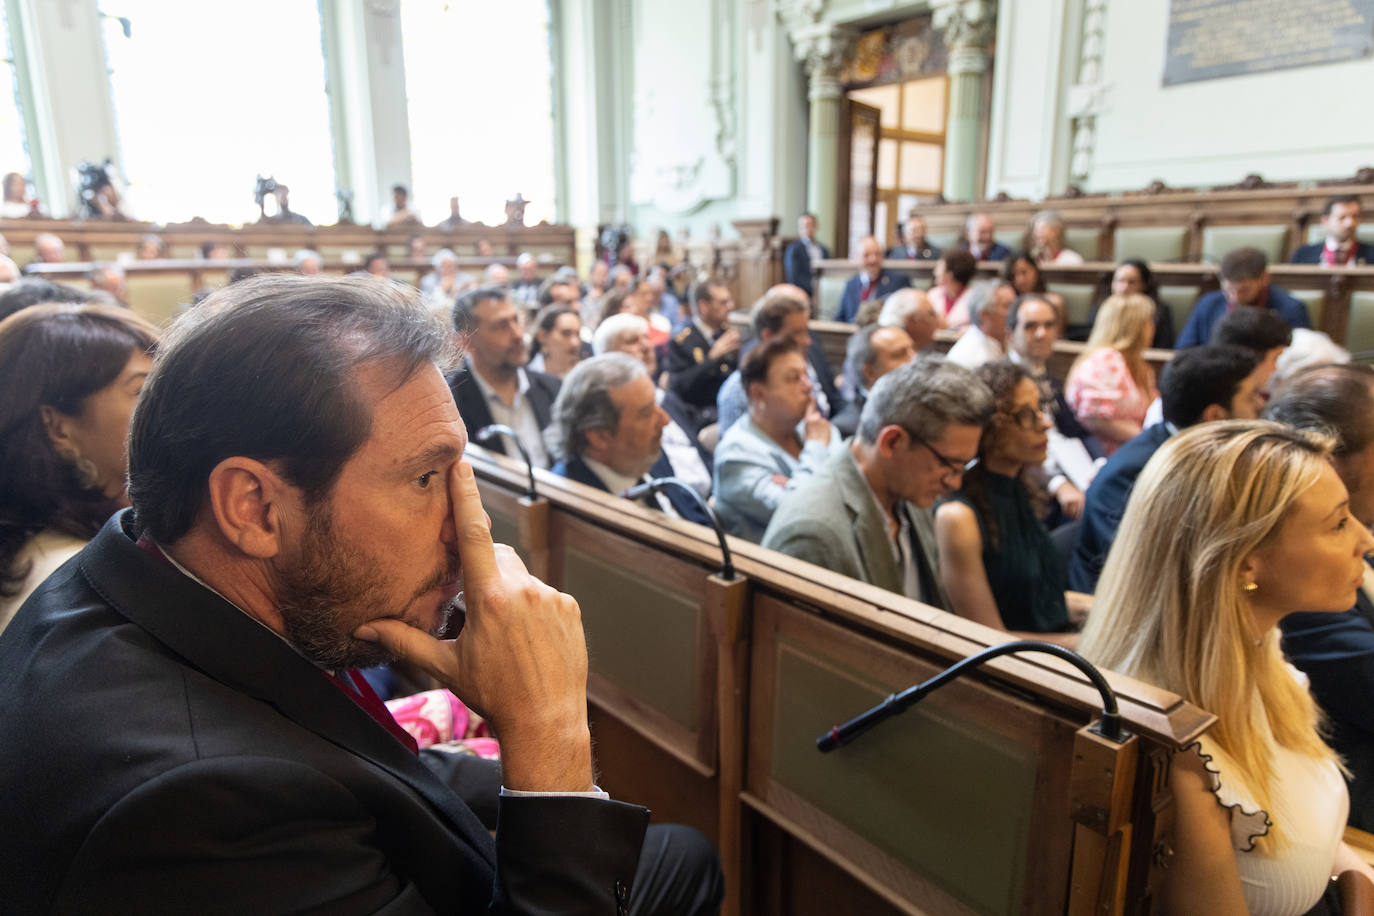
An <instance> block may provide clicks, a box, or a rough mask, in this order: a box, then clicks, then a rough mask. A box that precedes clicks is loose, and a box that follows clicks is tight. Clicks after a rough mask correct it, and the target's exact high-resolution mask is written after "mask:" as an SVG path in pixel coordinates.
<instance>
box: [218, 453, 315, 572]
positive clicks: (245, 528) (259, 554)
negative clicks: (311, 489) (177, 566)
mask: <svg viewBox="0 0 1374 916" xmlns="http://www.w3.org/2000/svg"><path fill="white" fill-rule="evenodd" d="M209 491H210V494H209V495H210V512H211V514H212V515H213V516H214V519H215V524H216V525H217V526H218V527H219V530H220V534H222V535H223V536H224V538H225V540H227V541H229V542H230V543H232V544H234V545H235V546H236V547H238V548H239V550H241V551H243V552H244V553H245V554H247V555H248V556H250V557H253V558H255V559H260V560H265V559H267V558H269V557H274V556H276V555H277V554H278V553H280V552H281V549H282V544H283V537H282V534H283V533H282V523H283V520H284V511H285V510H286V509H288V508H289V503H290V502H291V501H292V499H293V497H295V496H296V493H295V489H294V488H293V487H291V486H290V485H289V484H287V483H286V481H285V480H283V479H282V477H281V475H280V474H278V473H277V472H276V471H275V470H273V469H272V468H271V467H269V466H268V465H266V464H263V463H262V462H261V461H255V460H253V459H252V458H244V457H241V456H235V457H233V458H226V459H224V460H223V461H221V462H220V463H219V464H217V465H215V468H214V470H212V471H211V472H210V481H209Z"/></svg>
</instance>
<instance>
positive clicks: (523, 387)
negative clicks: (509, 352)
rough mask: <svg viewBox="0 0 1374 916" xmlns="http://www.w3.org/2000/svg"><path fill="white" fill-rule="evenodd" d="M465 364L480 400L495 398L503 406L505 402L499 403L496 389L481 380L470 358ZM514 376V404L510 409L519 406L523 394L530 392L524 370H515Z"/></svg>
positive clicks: (480, 374) (484, 380) (499, 398)
mask: <svg viewBox="0 0 1374 916" xmlns="http://www.w3.org/2000/svg"><path fill="white" fill-rule="evenodd" d="M467 364H468V374H469V375H471V376H472V377H473V379H474V380H475V381H476V382H477V390H478V391H480V392H482V400H484V401H490V400H492V399H493V398H495V399H496V400H497V401H500V402H501V403H502V404H504V403H505V401H501V395H499V394H497V393H496V389H495V388H493V387H491V385H490V384H488V383H487V380H486V379H484V378H482V373H480V372H478V371H477V367H476V366H475V365H473V362H472V357H468V359H467ZM515 376H516V387H515V404H512V405H510V406H512V407H514V406H515V405H516V404H519V403H520V399H521V398H523V397H524V396H525V392H527V391H529V390H530V377H529V376H528V375H526V374H525V370H524V369H517V370H515Z"/></svg>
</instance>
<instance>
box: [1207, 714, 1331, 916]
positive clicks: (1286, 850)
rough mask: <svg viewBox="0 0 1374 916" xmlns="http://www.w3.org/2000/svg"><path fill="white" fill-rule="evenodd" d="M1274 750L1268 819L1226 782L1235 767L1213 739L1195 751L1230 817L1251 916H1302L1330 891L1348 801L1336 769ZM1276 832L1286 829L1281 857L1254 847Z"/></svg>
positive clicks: (1238, 788) (1249, 798) (1284, 750)
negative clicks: (1277, 827)
mask: <svg viewBox="0 0 1374 916" xmlns="http://www.w3.org/2000/svg"><path fill="white" fill-rule="evenodd" d="M1269 745H1270V759H1271V760H1272V761H1273V762H1274V779H1275V783H1274V788H1273V791H1272V792H1271V793H1270V796H1271V798H1272V799H1273V803H1272V805H1271V808H1272V810H1270V811H1264V810H1262V809H1261V808H1260V807H1259V805H1257V804H1256V803H1255V800H1254V798H1253V797H1252V796H1251V795H1250V794H1249V793H1248V791H1247V790H1246V789H1245V788H1244V787H1242V786H1240V785H1238V784H1237V783H1236V781H1235V780H1234V779H1232V780H1228V779H1227V778H1226V774H1227V773H1228V772H1234V771H1235V765H1234V764H1233V763H1232V761H1231V759H1230V758H1229V757H1228V756H1227V755H1226V754H1225V752H1223V751H1222V750H1221V749H1219V748H1218V747H1217V746H1216V744H1215V743H1214V742H1213V741H1212V740H1211V738H1210V737H1209V736H1207V735H1203V736H1202V737H1200V738H1199V739H1198V742H1197V743H1196V744H1194V745H1192V746H1191V747H1190V748H1189V750H1191V751H1192V752H1194V753H1197V754H1199V755H1200V756H1201V757H1202V761H1203V765H1204V766H1205V767H1206V769H1207V772H1208V773H1209V774H1210V776H1211V788H1212V791H1213V792H1214V793H1215V794H1216V796H1217V800H1218V802H1219V803H1220V804H1222V805H1223V806H1225V807H1226V808H1229V809H1230V816H1231V847H1232V848H1233V849H1234V850H1235V852H1236V865H1237V866H1238V867H1239V870H1240V883H1241V888H1242V890H1243V891H1244V893H1245V904H1246V906H1247V907H1249V909H1250V912H1251V914H1252V916H1300V914H1302V913H1305V912H1307V911H1308V910H1310V909H1311V908H1312V907H1313V906H1315V905H1316V904H1317V901H1318V900H1320V899H1321V896H1322V894H1323V893H1324V892H1325V891H1326V886H1327V882H1328V881H1329V880H1330V878H1331V866H1332V864H1333V863H1334V862H1335V859H1336V849H1337V847H1338V846H1339V845H1340V843H1341V838H1342V836H1343V834H1344V832H1345V822H1346V817H1347V815H1348V814H1349V811H1350V796H1349V794H1348V793H1347V791H1346V786H1345V780H1344V778H1342V776H1341V773H1340V770H1338V769H1337V768H1336V764H1335V763H1334V762H1333V761H1330V760H1315V759H1313V758H1311V757H1308V756H1307V755H1305V754H1299V753H1296V752H1294V751H1291V750H1289V749H1288V748H1285V747H1281V746H1280V745H1278V744H1276V743H1275V742H1274V741H1273V740H1272V739H1271V740H1270V741H1269ZM1271 824H1282V825H1283V834H1284V838H1285V842H1284V847H1283V849H1281V850H1279V851H1278V852H1277V853H1276V854H1271V853H1270V852H1261V851H1260V850H1258V849H1256V848H1255V842H1254V841H1255V839H1256V838H1257V837H1261V836H1264V835H1265V834H1266V833H1268V832H1269V827H1270V825H1271Z"/></svg>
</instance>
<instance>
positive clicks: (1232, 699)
mask: <svg viewBox="0 0 1374 916" xmlns="http://www.w3.org/2000/svg"><path fill="white" fill-rule="evenodd" d="M1330 450H1331V442H1330V441H1329V440H1326V439H1322V438H1317V437H1314V436H1310V435H1308V434H1304V433H1301V432H1298V431H1295V430H1292V429H1290V428H1288V427H1284V426H1280V425H1278V424H1274V423H1268V422H1263V421H1257V420H1229V421H1218V422H1215V423H1205V424H1201V425H1199V426H1195V427H1192V428H1191V429H1188V430H1185V431H1184V432H1182V433H1179V434H1178V435H1175V436H1174V437H1173V438H1171V439H1170V440H1169V441H1168V442H1167V443H1165V445H1164V446H1163V447H1162V448H1161V449H1160V450H1159V451H1158V452H1157V453H1156V454H1155V456H1154V458H1153V459H1151V461H1150V463H1149V464H1148V465H1146V466H1145V470H1144V472H1143V473H1142V474H1141V476H1140V478H1139V480H1138V481H1137V482H1136V485H1135V489H1134V491H1133V492H1132V494H1131V498H1130V501H1129V503H1128V504H1127V506H1126V513H1125V516H1124V517H1123V518H1122V520H1121V528H1120V533H1119V534H1118V535H1117V538H1116V542H1115V543H1114V544H1113V546H1112V550H1111V553H1110V555H1109V556H1108V558H1107V564H1106V567H1105V568H1104V569H1103V572H1102V579H1101V581H1100V584H1099V586H1098V590H1097V593H1096V600H1095V602H1094V603H1095V605H1096V606H1097V607H1098V608H1100V609H1102V613H1100V614H1094V615H1092V616H1091V617H1089V619H1088V624H1087V627H1086V628H1085V630H1084V632H1083V638H1082V642H1081V644H1080V651H1081V652H1082V653H1083V655H1085V656H1086V657H1087V658H1089V659H1091V660H1092V661H1093V662H1095V663H1096V664H1098V665H1101V666H1103V667H1106V668H1109V669H1111V670H1113V671H1118V672H1121V673H1123V674H1127V675H1130V676H1132V677H1134V678H1137V679H1139V680H1141V681H1144V682H1146V683H1149V684H1153V685H1155V686H1157V687H1162V688H1164V689H1165V690H1170V691H1173V692H1175V693H1177V694H1179V695H1181V696H1182V697H1183V698H1184V699H1186V700H1188V701H1189V702H1191V703H1194V704H1196V705H1198V706H1200V707H1202V708H1203V709H1206V710H1208V711H1210V712H1212V713H1215V714H1216V716H1217V722H1216V724H1215V725H1214V726H1212V728H1211V729H1210V730H1209V731H1208V732H1207V733H1206V734H1205V735H1203V736H1202V738H1200V739H1199V741H1198V743H1197V744H1195V745H1193V746H1191V747H1190V748H1188V749H1187V750H1185V751H1182V752H1180V753H1178V754H1177V755H1175V757H1174V759H1173V764H1172V766H1171V768H1170V777H1169V782H1170V788H1171V790H1172V792H1173V795H1174V800H1175V804H1176V806H1177V807H1176V833H1175V838H1174V850H1175V856H1174V860H1173V862H1172V863H1171V864H1170V866H1169V869H1168V870H1167V872H1166V877H1165V883H1164V886H1163V888H1162V898H1163V899H1162V900H1161V901H1160V902H1161V904H1162V906H1160V907H1159V909H1160V910H1161V911H1162V912H1167V913H1170V914H1179V913H1199V914H1201V913H1206V914H1209V916H1217V914H1232V913H1235V914H1240V913H1254V914H1300V913H1305V912H1307V911H1308V910H1309V909H1310V908H1311V907H1312V906H1313V905H1314V904H1316V903H1317V901H1318V900H1319V899H1320V898H1321V897H1322V895H1323V893H1324V891H1325V889H1326V887H1327V885H1328V883H1329V882H1328V878H1329V877H1330V876H1331V875H1334V874H1337V873H1339V872H1342V871H1346V870H1350V869H1354V870H1359V871H1362V872H1363V873H1364V874H1366V875H1370V872H1369V869H1368V868H1367V867H1364V866H1362V865H1361V864H1360V863H1359V861H1358V859H1357V858H1356V857H1355V855H1354V853H1352V852H1351V851H1350V850H1349V849H1348V848H1347V847H1346V846H1345V845H1344V844H1343V843H1342V842H1341V835H1342V832H1343V830H1344V827H1345V822H1346V814H1347V810H1348V808H1349V799H1348V797H1347V794H1346V787H1345V782H1344V780H1343V779H1342V776H1341V767H1340V763H1339V762H1338V760H1337V759H1336V755H1335V753H1334V752H1333V751H1332V750H1331V749H1330V748H1329V747H1327V746H1326V744H1325V743H1323V741H1322V739H1321V737H1320V735H1319V733H1318V728H1319V725H1320V715H1319V713H1318V711H1317V708H1316V706H1315V705H1314V704H1313V702H1312V698H1311V697H1310V696H1309V694H1308V692H1307V688H1306V686H1305V683H1304V682H1300V681H1299V680H1298V678H1299V677H1300V675H1298V673H1297V672H1296V670H1295V669H1292V668H1290V667H1289V666H1288V665H1287V664H1286V663H1285V662H1284V660H1283V656H1282V655H1281V654H1280V651H1279V634H1278V631H1277V629H1276V624H1277V623H1278V621H1279V619H1280V618H1282V617H1284V616H1285V615H1287V614H1289V613H1291V612H1293V611H1299V610H1302V611H1307V610H1312V611H1316V610H1320V611H1340V610H1344V609H1347V608H1349V607H1350V606H1351V605H1352V604H1353V603H1354V601H1355V590H1356V588H1357V587H1358V586H1359V583H1360V581H1361V579H1362V576H1363V570H1364V563H1363V559H1362V558H1363V556H1364V554H1365V553H1366V552H1367V551H1369V550H1370V549H1371V548H1374V538H1371V537H1370V534H1369V532H1368V530H1367V529H1365V528H1364V526H1362V525H1361V524H1360V523H1359V522H1357V521H1356V520H1355V519H1354V517H1352V516H1351V514H1350V507H1349V500H1348V497H1347V495H1346V490H1345V487H1344V485H1342V483H1341V480H1340V478H1339V477H1337V476H1336V472H1335V471H1334V470H1333V469H1332V467H1331V463H1330V461H1329V456H1330Z"/></svg>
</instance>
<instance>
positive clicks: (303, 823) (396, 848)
mask: <svg viewBox="0 0 1374 916" xmlns="http://www.w3.org/2000/svg"><path fill="white" fill-rule="evenodd" d="M447 348H448V340H447V334H446V333H445V332H444V331H443V330H442V329H440V328H437V327H436V326H435V324H434V323H433V322H432V321H431V320H430V318H429V316H428V314H427V313H426V311H425V310H424V308H423V307H422V306H421V305H420V303H419V300H418V295H417V294H416V293H414V291H410V292H406V291H404V290H402V289H401V288H400V287H398V286H394V285H391V284H378V283H375V282H373V281H369V280H358V279H352V278H339V279H325V278H320V277H289V276H280V275H278V276H271V277H260V278H257V279H253V280H248V281H245V282H243V283H236V284H234V285H232V286H228V287H225V288H224V289H222V290H219V291H218V292H216V293H215V294H214V295H212V296H211V297H210V298H209V299H207V300H206V301H205V302H204V303H203V304H202V305H201V307H200V308H198V309H197V310H196V311H195V312H193V313H188V314H187V315H186V316H184V317H183V319H182V322H181V323H180V324H179V325H178V326H177V327H176V328H174V329H173V331H172V332H171V334H170V336H169V338H164V342H163V346H162V348H161V350H160V351H159V353H158V356H157V360H156V363H155V365H154V367H153V371H152V373H151V375H149V377H148V380H147V383H146V385H145V386H144V388H143V392H142V395H141V400H140V402H139V404H138V407H137V409H136V411H135V414H134V418H133V422H132V426H131V430H130V437H129V496H130V499H131V501H132V503H133V509H132V511H123V512H120V513H118V514H116V515H115V516H114V517H113V518H111V519H110V521H109V522H108V523H107V524H106V525H105V527H104V529H103V530H102V531H101V532H100V533H99V534H98V535H96V537H95V539H94V540H92V541H91V543H90V544H89V545H87V547H86V548H85V549H84V550H82V552H81V553H79V554H78V555H77V556H76V557H74V558H73V559H72V560H70V561H69V562H68V563H66V564H65V565H64V566H62V567H61V568H60V569H59V570H58V571H57V572H56V573H54V574H53V575H52V576H51V577H50V578H49V579H48V580H47V581H46V582H45V583H44V584H43V585H40V586H39V588H38V589H37V591H35V592H34V594H33V595H32V596H31V598H30V599H29V600H28V601H27V602H25V604H24V605H23V606H22V607H21V608H20V609H19V612H18V613H17V615H16V616H15V618H14V620H13V621H12V622H11V623H10V625H9V626H8V627H7V628H6V630H5V631H4V633H3V634H0V684H3V688H4V701H5V709H6V713H5V715H4V716H3V717H0V768H2V769H3V771H4V773H5V774H6V791H5V792H4V793H3V794H0V822H3V823H4V824H5V826H6V829H5V830H4V831H0V887H2V888H4V894H3V896H4V909H5V910H6V911H8V912H16V913H37V912H74V913H149V912H183V913H209V912H221V913H301V912H316V913H338V914H363V913H380V912H387V913H434V912H449V913H473V914H476V913H486V912H488V911H492V912H521V913H526V912H528V913H584V912H607V913H610V912H617V913H625V912H629V913H634V912H640V911H642V912H663V911H677V912H696V913H709V912H714V910H715V908H716V907H717V906H718V905H719V900H720V896H719V877H718V872H717V871H716V866H715V864H714V861H713V859H714V854H713V853H711V852H710V851H709V849H708V850H706V851H705V852H704V854H703V850H702V848H701V844H703V843H704V841H703V840H702V838H701V837H700V836H699V835H698V834H696V833H694V832H691V831H685V832H683V831H681V830H672V831H671V833H670V834H669V836H668V838H669V842H668V843H666V844H661V843H660V842H659V841H658V839H656V838H655V836H654V833H653V832H652V831H654V828H648V830H649V831H651V832H650V833H649V834H648V837H647V844H646V827H647V824H648V819H649V812H648V811H647V810H645V809H643V808H640V807H638V806H635V805H627V804H621V803H619V802H615V801H612V800H610V798H609V797H608V796H607V795H606V793H604V792H602V791H601V790H600V789H598V788H597V787H596V785H595V784H594V781H593V768H592V757H591V738H590V735H589V733H588V727H587V714H586V677H587V655H586V646H585V642H584V638H583V634H582V625H581V617H580V613H579V610H578V607H577V602H576V601H575V600H573V598H571V597H570V596H567V595H563V594H560V593H559V592H557V591H555V590H554V589H552V588H550V587H548V586H546V585H544V584H542V583H540V582H538V581H537V580H535V579H533V578H532V577H531V576H530V575H529V574H528V573H527V572H526V571H525V568H524V566H523V564H522V563H521V562H520V560H519V558H518V557H517V556H516V554H515V552H514V551H513V550H511V549H510V548H509V547H504V546H496V545H493V544H492V541H491V535H490V532H489V530H488V524H489V523H488V522H487V520H486V518H485V513H484V512H483V510H482V505H481V500H480V498H479V496H478V490H477V484H476V480H475V478H474V476H473V473H472V468H471V467H470V466H468V465H467V464H466V463H465V462H463V461H462V453H463V449H464V447H465V445H466V444H467V436H466V433H465V431H464V428H463V424H462V421H461V420H460V419H459V415H458V410H457V407H456V406H455V405H454V402H453V398H452V396H451V395H450V393H449V390H448V386H447V385H446V384H445V382H444V379H443V376H442V375H440V371H439V366H438V365H437V363H436V360H438V359H439V358H440V357H441V356H443V355H444V354H445V352H446V350H447ZM460 595H462V596H464V599H465V600H464V601H463V610H464V617H463V623H462V632H461V638H459V639H457V640H452V641H441V640H440V639H438V638H436V636H435V634H439V633H441V632H442V631H443V630H444V628H445V624H446V620H447V618H448V615H449V612H450V611H451V610H453V609H454V604H455V598H458V596H460ZM397 657H403V658H406V659H408V660H410V661H411V662H413V663H415V664H417V665H418V666H419V667H421V668H422V669H423V670H425V671H426V672H427V673H429V674H430V675H432V676H433V677H435V678H436V679H437V681H438V682H439V683H440V684H441V685H443V686H445V687H447V688H449V689H450V690H452V691H453V692H454V693H455V694H457V695H458V696H459V697H460V698H461V699H462V700H463V701H464V702H465V703H467V704H468V705H469V706H470V707H472V708H474V709H477V710H480V711H481V712H482V714H483V715H485V716H486V718H487V721H488V722H489V723H490V724H491V725H492V728H493V730H494V731H495V732H496V734H497V735H498V736H499V737H500V741H501V756H502V759H501V764H500V769H499V773H498V771H497V770H496V769H495V768H494V767H493V766H492V765H489V764H485V763H484V762H482V761H478V760H476V759H475V758H459V757H454V756H452V755H444V754H440V753H437V752H433V751H428V750H427V751H422V752H419V753H418V754H417V753H416V750H415V743H414V742H413V741H412V740H411V739H410V738H409V736H408V735H407V734H406V733H405V732H404V731H402V730H401V728H400V726H398V725H397V724H396V722H395V721H394V720H392V719H391V717H390V714H389V713H388V712H387V710H386V707H385V706H384V705H383V704H382V703H381V702H380V701H379V700H378V699H377V697H376V695H375V694H373V693H372V692H371V690H370V688H368V687H367V684H366V681H364V680H363V679H362V678H361V677H360V676H358V675H357V673H356V672H357V669H359V668H363V667H369V666H372V665H377V664H380V663H383V662H386V661H388V660H390V659H394V658H397ZM498 786H499V788H498ZM498 793H499V794H498ZM493 828H495V837H494V838H493V835H492V833H491V830H492V829H493ZM670 830H671V829H670ZM660 836H662V834H660ZM641 848H643V850H644V852H643V854H642V855H641ZM674 850H676V851H674ZM683 852H685V853H686V854H685V856H683V855H682V853H683ZM684 867H685V868H686V871H685V872H684V871H683V869H684ZM684 878H685V883H684ZM685 888H690V890H689V891H688V892H687V893H686V894H684V893H683V890H684V889H685ZM655 898H657V899H655Z"/></svg>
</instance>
